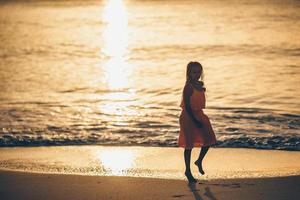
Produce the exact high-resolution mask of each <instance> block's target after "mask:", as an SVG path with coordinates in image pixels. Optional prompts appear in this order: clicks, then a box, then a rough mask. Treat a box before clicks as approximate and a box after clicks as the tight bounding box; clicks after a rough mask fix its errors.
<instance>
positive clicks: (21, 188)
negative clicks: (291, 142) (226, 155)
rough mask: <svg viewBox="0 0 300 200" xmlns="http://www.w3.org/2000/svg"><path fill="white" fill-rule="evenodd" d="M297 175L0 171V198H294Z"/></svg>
mask: <svg viewBox="0 0 300 200" xmlns="http://www.w3.org/2000/svg"><path fill="white" fill-rule="evenodd" d="M299 185H300V176H292V177H281V178H258V179H228V180H212V181H200V182H199V183H197V184H190V185H189V184H187V182H186V181H183V180H167V179H153V178H133V177H98V176H81V175H57V174H36V173H23V172H4V171H1V172H0V186H1V187H0V195H1V199H3V200H6V199H10V200H11V199H32V200H35V199H36V200H38V199H39V200H40V199H64V200H65V199H80V200H82V199H91V200H92V199H196V200H199V199H211V200H216V199H219V200H221V199H222V200H223V199H224V200H226V199H228V200H232V199H249V200H250V199H251V200H252V199H272V200H274V199H282V200H283V199H289V200H293V199H295V200H296V199H298V197H299V195H300V191H299V188H298V187H299Z"/></svg>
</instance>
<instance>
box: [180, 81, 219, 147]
mask: <svg viewBox="0 0 300 200" xmlns="http://www.w3.org/2000/svg"><path fill="white" fill-rule="evenodd" d="M190 105H191V109H192V112H193V114H194V116H195V117H196V119H197V120H199V121H200V122H202V125H203V127H201V128H198V127H197V126H196V125H195V123H194V121H193V120H192V119H191V117H190V116H189V114H188V113H187V111H186V110H185V104H184V101H183V100H182V102H181V104H180V107H181V108H182V111H181V114H180V118H179V124H180V134H179V139H178V145H179V147H183V148H186V149H192V148H193V147H202V146H210V145H213V144H215V143H216V142H217V140H216V136H215V133H214V131H213V129H212V126H211V123H210V121H209V118H208V117H207V115H205V114H204V112H203V109H204V108H205V92H204V91H200V90H197V89H195V88H194V87H193V94H192V96H191V97H190Z"/></svg>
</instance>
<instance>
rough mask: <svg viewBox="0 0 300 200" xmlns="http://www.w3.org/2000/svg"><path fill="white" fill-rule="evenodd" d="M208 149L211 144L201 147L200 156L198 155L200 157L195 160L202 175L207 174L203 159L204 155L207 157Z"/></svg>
mask: <svg viewBox="0 0 300 200" xmlns="http://www.w3.org/2000/svg"><path fill="white" fill-rule="evenodd" d="M208 149H209V146H207V147H202V148H201V151H200V154H199V157H198V159H197V160H196V161H195V165H197V167H198V170H199V172H200V174H202V175H203V174H205V172H204V171H203V169H202V161H203V159H204V157H205V155H206V153H207V151H208Z"/></svg>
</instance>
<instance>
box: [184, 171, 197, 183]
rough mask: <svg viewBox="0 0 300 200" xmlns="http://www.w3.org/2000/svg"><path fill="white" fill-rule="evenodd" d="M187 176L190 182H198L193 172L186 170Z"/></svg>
mask: <svg viewBox="0 0 300 200" xmlns="http://www.w3.org/2000/svg"><path fill="white" fill-rule="evenodd" d="M184 174H185V176H186V178H187V179H188V181H189V183H196V182H197V180H196V179H195V178H194V177H193V175H192V173H191V172H185V173H184Z"/></svg>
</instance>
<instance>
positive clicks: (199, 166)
mask: <svg viewBox="0 0 300 200" xmlns="http://www.w3.org/2000/svg"><path fill="white" fill-rule="evenodd" d="M194 164H195V165H197V167H198V170H199V173H200V174H202V175H204V174H205V172H204V171H203V169H202V161H200V160H196V161H195V162H194Z"/></svg>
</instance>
